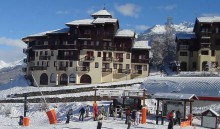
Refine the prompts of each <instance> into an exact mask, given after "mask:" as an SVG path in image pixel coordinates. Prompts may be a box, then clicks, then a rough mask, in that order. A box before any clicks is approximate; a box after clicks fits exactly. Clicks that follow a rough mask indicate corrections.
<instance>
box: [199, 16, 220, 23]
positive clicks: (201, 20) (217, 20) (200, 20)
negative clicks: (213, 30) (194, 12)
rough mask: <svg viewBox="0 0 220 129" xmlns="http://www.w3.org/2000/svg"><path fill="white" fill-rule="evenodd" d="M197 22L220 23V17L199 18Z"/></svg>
mask: <svg viewBox="0 0 220 129" xmlns="http://www.w3.org/2000/svg"><path fill="white" fill-rule="evenodd" d="M197 20H198V21H199V22H209V23H213V22H220V17H219V16H213V17H198V18H197Z"/></svg>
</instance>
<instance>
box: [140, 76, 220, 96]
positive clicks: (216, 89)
mask: <svg viewBox="0 0 220 129" xmlns="http://www.w3.org/2000/svg"><path fill="white" fill-rule="evenodd" d="M141 88H142V89H146V90H147V93H148V94H155V93H156V92H163V93H184V94H195V95H197V96H208V97H220V77H160V78H158V77H149V78H147V79H146V80H145V81H144V82H143V83H142V84H141Z"/></svg>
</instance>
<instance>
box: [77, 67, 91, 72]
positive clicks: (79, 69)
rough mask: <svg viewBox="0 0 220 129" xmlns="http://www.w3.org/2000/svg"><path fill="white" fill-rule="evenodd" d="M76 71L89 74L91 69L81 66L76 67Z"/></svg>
mask: <svg viewBox="0 0 220 129" xmlns="http://www.w3.org/2000/svg"><path fill="white" fill-rule="evenodd" d="M76 71H77V72H83V71H86V72H89V71H90V68H89V67H86V66H79V67H76Z"/></svg>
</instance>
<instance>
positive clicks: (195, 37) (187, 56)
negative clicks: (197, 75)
mask: <svg viewBox="0 0 220 129" xmlns="http://www.w3.org/2000/svg"><path fill="white" fill-rule="evenodd" d="M176 43H177V60H178V61H180V62H181V65H180V67H181V71H206V70H209V69H210V68H216V67H218V65H219V62H220V17H198V18H196V21H195V25H194V28H193V33H190V34H177V36H176Z"/></svg>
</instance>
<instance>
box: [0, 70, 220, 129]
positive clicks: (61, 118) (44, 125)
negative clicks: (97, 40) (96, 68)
mask: <svg viewBox="0 0 220 129" xmlns="http://www.w3.org/2000/svg"><path fill="white" fill-rule="evenodd" d="M151 75H152V73H151ZM154 76H155V78H158V79H159V80H163V79H164V78H165V77H160V75H158V74H154ZM148 78H150V77H147V78H139V79H133V80H127V81H120V82H112V83H105V84H94V85H73V86H64V87H40V88H38V87H31V86H28V83H27V82H26V80H25V79H24V78H22V77H21V75H20V76H18V77H17V78H14V79H13V80H12V81H11V82H10V83H8V84H5V85H3V86H1V87H0V95H1V97H0V98H1V99H7V98H6V96H7V95H8V94H11V93H12V94H14V93H26V92H33V91H53V90H65V89H74V88H79V87H81V88H82V87H97V86H106V87H107V86H110V85H115V84H130V83H140V82H143V81H144V80H145V79H148ZM176 78H177V77H176ZM139 88H140V84H135V85H133V86H128V87H126V89H133V90H137V89H139ZM118 90H121V89H118ZM90 94H93V92H83V93H77V94H60V95H48V96H47V95H45V96H44V97H48V98H51V97H60V98H62V97H66V96H84V95H90ZM32 98H34V97H32ZM155 102H156V100H154V99H146V105H147V108H148V110H149V111H150V112H151V114H148V116H147V123H146V124H139V125H137V126H136V125H133V126H131V129H134V128H143V129H167V126H168V121H167V120H165V122H164V125H161V124H160V121H159V125H156V124H155V123H156V122H155V109H156V105H155ZM97 103H98V105H99V106H101V105H104V106H105V108H106V109H107V107H108V106H109V104H110V101H97ZM43 104H44V103H28V107H29V111H28V112H27V116H28V117H29V118H30V125H29V126H28V127H23V126H19V125H18V121H19V116H21V115H23V105H24V104H23V103H1V104H0V119H1V121H0V128H2V129H20V128H30V129H39V128H40V129H96V126H97V121H93V118H92V105H93V102H91V101H88V102H68V103H65V102H64V103H47V106H48V107H49V109H55V111H56V115H57V118H58V123H57V124H53V125H50V124H49V120H48V117H47V115H46V111H43V110H42V107H43ZM86 105H89V106H90V109H91V110H90V111H91V112H90V117H87V118H85V119H84V121H79V120H78V117H79V110H80V108H81V107H82V106H84V107H85V106H86ZM70 108H72V109H73V116H72V118H71V121H70V123H69V124H65V121H66V112H67V111H68V110H69V109H70ZM206 109H214V110H215V111H217V112H218V111H220V104H219V103H213V102H212V104H206V106H198V105H195V106H194V107H193V112H195V113H202V112H203V111H205V110H206ZM7 112H9V116H6V113H7ZM187 113H188V111H187ZM193 125H196V128H197V129H205V128H203V127H200V126H198V125H201V120H200V119H199V118H197V117H194V120H193ZM193 127H194V126H189V127H185V128H184V129H192V128H193ZM102 128H107V129H125V128H127V125H126V124H125V116H124V119H123V120H121V118H116V120H114V119H113V118H112V117H109V118H107V119H105V120H103V125H102ZM179 128H180V126H179V125H175V126H174V129H179Z"/></svg>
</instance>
